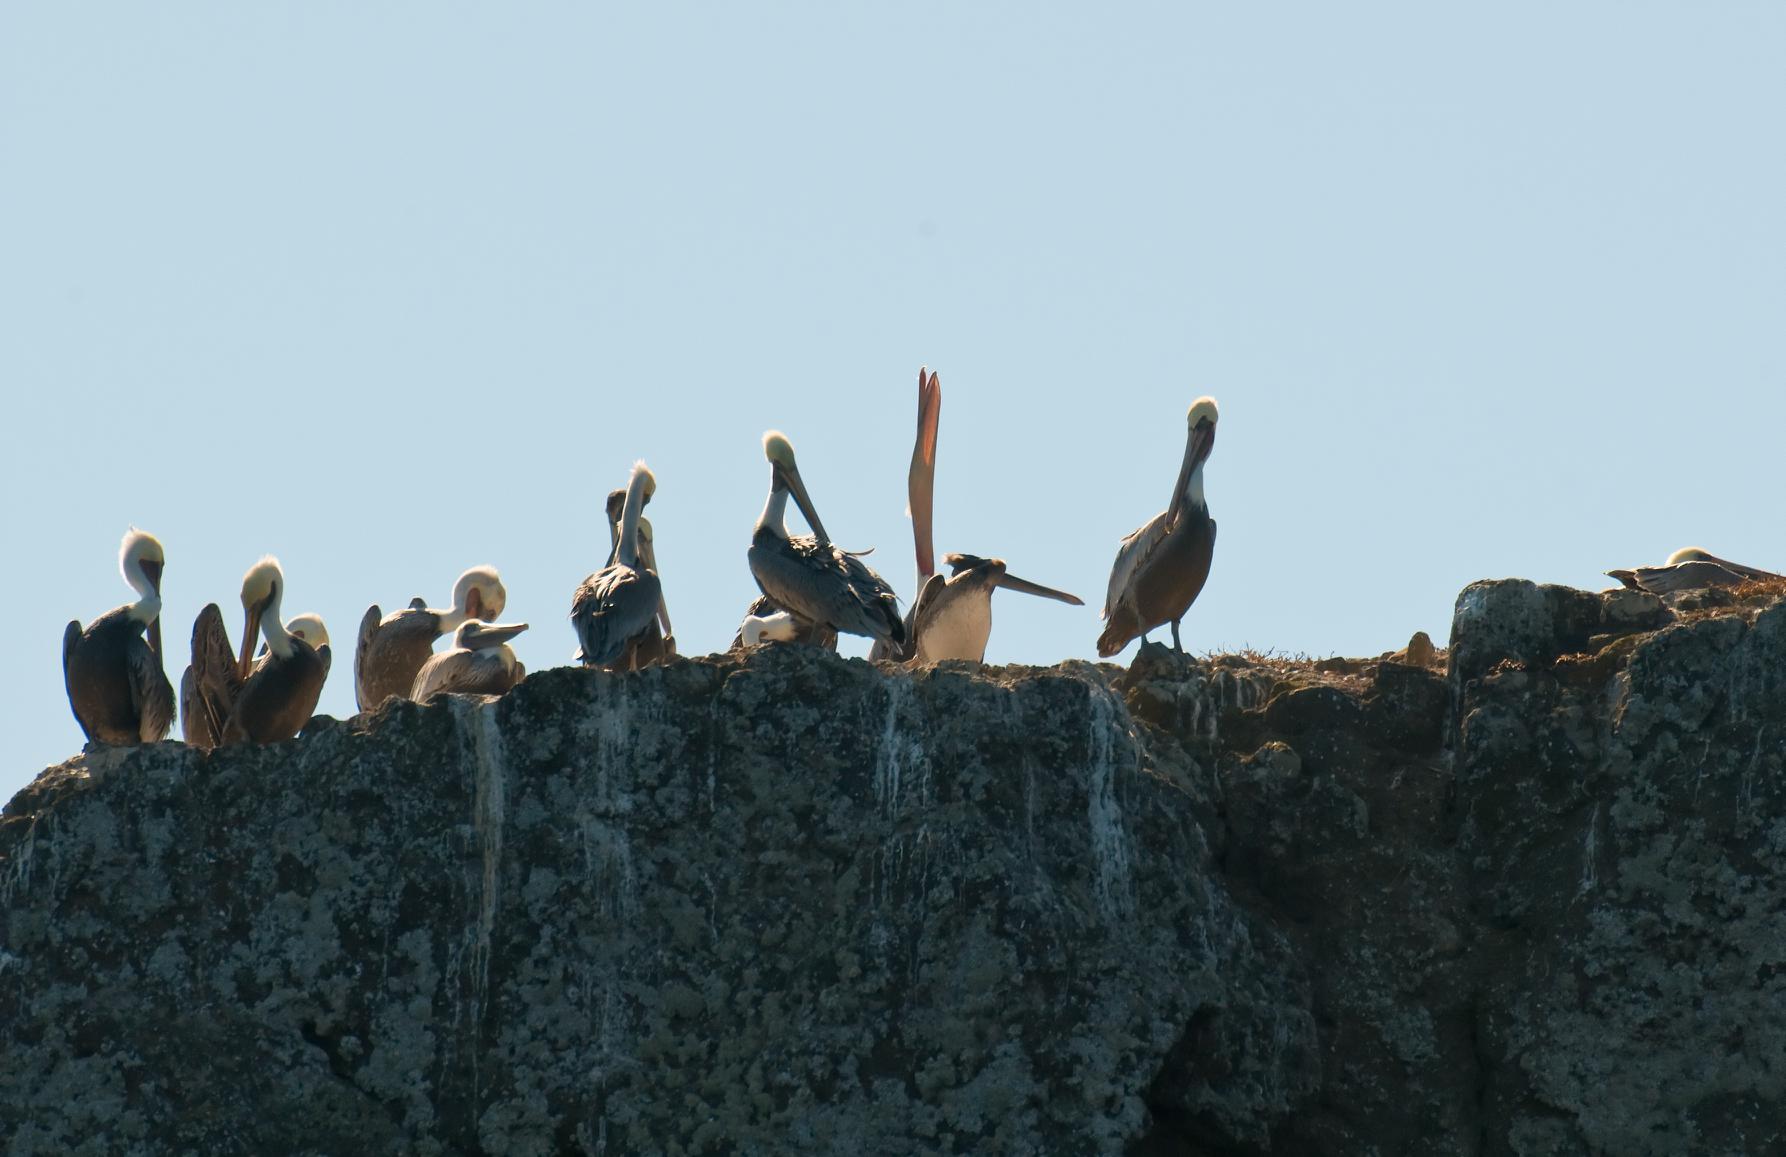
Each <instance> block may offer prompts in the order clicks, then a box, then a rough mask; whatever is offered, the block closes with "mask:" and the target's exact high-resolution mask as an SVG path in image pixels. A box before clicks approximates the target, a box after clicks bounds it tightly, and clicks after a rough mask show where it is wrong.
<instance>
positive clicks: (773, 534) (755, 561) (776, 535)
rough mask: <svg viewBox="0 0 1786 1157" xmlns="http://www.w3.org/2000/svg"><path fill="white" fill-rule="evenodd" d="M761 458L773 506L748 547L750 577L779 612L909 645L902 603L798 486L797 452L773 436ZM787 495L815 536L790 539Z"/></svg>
mask: <svg viewBox="0 0 1786 1157" xmlns="http://www.w3.org/2000/svg"><path fill="white" fill-rule="evenodd" d="M763 454H764V456H765V457H766V458H768V459H769V501H768V502H767V503H766V504H764V506H763V514H762V517H760V518H758V519H757V527H756V533H755V534H754V535H752V537H751V540H750V573H751V575H752V576H753V577H754V578H755V579H756V580H757V586H759V587H761V588H762V591H763V593H764V594H765V595H767V596H769V599H770V600H771V601H772V602H773V603H774V604H775V606H776V608H777V609H779V610H785V611H789V612H791V613H792V614H793V615H794V617H795V618H796V619H799V620H801V621H802V622H805V623H812V624H815V625H818V626H827V627H830V628H831V629H832V630H835V631H843V632H846V633H848V634H851V635H867V636H869V637H870V638H873V639H881V640H885V641H886V642H887V643H889V644H890V645H893V646H899V645H902V644H904V642H905V623H904V622H903V621H901V619H900V617H899V598H898V596H897V595H895V594H894V593H893V588H892V587H890V586H888V585H887V583H886V581H885V580H884V579H882V578H881V576H880V575H878V574H875V573H874V571H872V570H870V569H869V568H868V566H867V564H866V563H864V562H863V561H862V560H861V559H860V558H858V557H857V556H856V555H854V554H851V553H850V552H848V551H845V550H842V549H840V548H839V547H837V546H836V545H835V544H833V543H832V542H831V538H830V536H829V535H827V534H826V533H825V526H824V523H822V522H820V521H819V516H818V512H817V511H815V510H814V509H813V506H812V499H811V498H809V497H807V494H806V484H805V483H804V482H802V481H801V480H800V468H799V467H798V466H797V465H796V464H795V462H794V447H793V446H792V445H790V444H789V442H788V440H787V439H786V438H785V437H783V436H782V435H781V434H780V433H779V432H778V431H775V430H771V431H769V432H768V433H767V434H764V435H763ZM789 494H792V495H793V496H794V501H795V502H796V503H798V504H799V506H800V512H801V513H802V514H804V515H805V516H806V521H807V524H808V525H810V526H811V527H812V531H813V533H812V536H811V537H808V536H805V535H802V536H800V537H798V538H790V537H788V530H787V526H786V524H785V522H784V512H785V510H786V509H787V503H788V495H789Z"/></svg>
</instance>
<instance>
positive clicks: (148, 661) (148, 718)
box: [124, 636, 174, 743]
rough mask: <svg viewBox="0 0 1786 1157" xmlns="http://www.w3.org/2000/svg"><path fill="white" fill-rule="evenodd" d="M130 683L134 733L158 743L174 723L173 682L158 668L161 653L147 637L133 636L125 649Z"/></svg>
mask: <svg viewBox="0 0 1786 1157" xmlns="http://www.w3.org/2000/svg"><path fill="white" fill-rule="evenodd" d="M124 661H125V663H126V664H127V671H126V674H127V676H128V680H127V681H128V682H129V684H130V705H131V707H133V708H135V709H136V718H137V735H138V737H139V738H141V739H142V741H143V742H144V743H159V742H161V740H163V739H165V738H166V737H167V733H168V732H169V731H171V730H172V729H173V726H174V685H173V684H172V683H169V682H168V681H167V672H165V671H163V670H162V669H161V656H160V655H157V654H156V653H155V651H154V650H153V649H152V648H151V647H150V646H149V644H148V642H147V640H145V639H142V638H140V637H135V636H133V637H132V638H131V640H130V642H129V643H127V644H126V645H125V648H124Z"/></svg>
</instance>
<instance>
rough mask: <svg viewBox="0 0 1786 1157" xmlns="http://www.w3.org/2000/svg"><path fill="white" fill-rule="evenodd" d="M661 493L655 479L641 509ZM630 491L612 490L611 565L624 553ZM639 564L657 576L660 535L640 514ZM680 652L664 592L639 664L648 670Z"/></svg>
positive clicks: (644, 639)
mask: <svg viewBox="0 0 1786 1157" xmlns="http://www.w3.org/2000/svg"><path fill="white" fill-rule="evenodd" d="M655 493H657V482H656V480H655V479H653V481H652V482H651V483H650V484H648V485H647V486H646V487H645V497H644V498H643V499H642V500H641V502H640V506H641V509H642V508H643V507H645V506H649V505H651V496H652V495H653V494H655ZM625 507H626V491H625V490H610V491H609V492H608V565H609V566H612V565H614V562H615V561H616V559H617V558H618V556H619V553H620V519H621V516H622V515H623V514H624V512H625ZM639 562H640V564H641V565H643V566H644V568H645V569H646V570H648V571H650V572H651V573H652V574H657V573H658V572H657V543H656V534H655V533H654V532H653V531H652V529H651V520H650V519H649V518H646V517H645V516H644V515H643V514H641V515H639ZM675 653H676V636H675V635H674V634H672V633H671V632H670V608H669V607H668V606H667V605H665V603H664V596H663V592H662V590H661V589H660V590H659V591H658V596H657V618H656V619H655V620H654V621H653V622H652V624H651V625H650V626H649V627H647V628H646V629H645V637H644V638H643V639H641V640H640V641H639V651H638V663H639V666H641V667H648V666H650V665H651V664H653V663H661V662H663V661H664V660H665V659H668V658H669V657H670V656H672V655H674V654H675Z"/></svg>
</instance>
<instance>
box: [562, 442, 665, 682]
mask: <svg viewBox="0 0 1786 1157" xmlns="http://www.w3.org/2000/svg"><path fill="white" fill-rule="evenodd" d="M656 488H657V480H656V478H654V477H653V476H652V473H651V471H650V469H649V468H647V467H646V465H645V463H643V462H638V463H635V464H634V465H633V472H632V477H631V478H630V479H628V481H627V485H626V497H625V499H624V501H623V502H622V504H621V513H620V538H619V541H618V542H617V543H616V545H615V548H614V561H613V562H611V563H609V564H608V565H607V566H604V567H603V568H602V569H601V570H598V571H596V572H595V573H594V574H592V575H590V576H589V577H588V578H586V579H584V580H583V585H581V586H579V587H578V588H577V593H576V595H575V596H574V597H573V598H572V599H571V626H572V628H574V629H575V630H576V632H577V642H578V643H580V644H581V645H582V649H581V651H580V652H579V653H578V656H577V658H578V660H579V661H580V662H582V664H583V665H584V666H585V667H605V668H607V669H608V670H611V671H636V670H638V669H639V668H640V667H642V666H644V665H645V662H646V660H645V659H644V658H643V657H642V655H641V651H642V648H643V645H644V643H645V642H646V639H647V637H648V636H649V634H650V633H651V631H652V630H653V629H654V628H656V627H657V625H658V621H657V610H658V606H659V604H660V603H661V602H662V599H663V583H662V582H661V581H659V579H658V577H657V575H656V573H655V572H653V571H651V570H650V569H648V568H647V567H646V566H645V564H644V562H643V560H642V559H641V558H640V553H639V519H640V511H642V510H643V509H644V507H645V492H646V490H648V489H650V490H655V489H656Z"/></svg>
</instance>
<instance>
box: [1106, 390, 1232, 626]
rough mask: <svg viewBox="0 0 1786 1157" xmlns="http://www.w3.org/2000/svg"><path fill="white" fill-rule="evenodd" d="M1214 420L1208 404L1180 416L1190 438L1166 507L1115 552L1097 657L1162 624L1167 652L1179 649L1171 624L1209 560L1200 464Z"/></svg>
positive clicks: (1211, 550) (1210, 532) (1211, 537)
mask: <svg viewBox="0 0 1786 1157" xmlns="http://www.w3.org/2000/svg"><path fill="white" fill-rule="evenodd" d="M1217 416H1218V415H1217V413H1216V404H1215V399H1214V398H1198V399H1197V400H1196V401H1195V402H1194V403H1192V405H1191V408H1190V410H1189V411H1188V412H1187V413H1186V414H1185V422H1186V425H1187V426H1189V428H1190V433H1189V437H1188V439H1187V441H1186V443H1185V450H1184V462H1183V464H1182V465H1181V466H1179V468H1178V481H1177V482H1175V483H1174V484H1173V488H1172V500H1171V502H1170V503H1168V504H1167V506H1166V509H1165V511H1164V513H1161V514H1156V515H1154V516H1153V518H1151V519H1149V520H1148V522H1147V524H1146V525H1144V526H1142V527H1141V529H1139V530H1137V531H1135V532H1134V533H1133V534H1131V535H1129V536H1128V537H1127V538H1125V539H1123V540H1122V545H1121V546H1120V547H1118V548H1117V551H1116V562H1115V564H1114V565H1113V566H1111V568H1110V589H1109V592H1108V593H1107V594H1106V596H1105V598H1104V616H1103V617H1104V618H1105V620H1106V624H1105V627H1104V633H1103V634H1102V635H1100V636H1098V654H1099V655H1103V656H1106V657H1108V656H1110V655H1114V654H1116V653H1117V652H1118V651H1120V650H1122V649H1123V648H1124V647H1126V646H1128V644H1129V640H1130V639H1133V638H1135V637H1136V636H1137V635H1139V636H1140V637H1141V641H1142V642H1143V643H1145V642H1146V641H1147V632H1149V631H1151V630H1153V629H1154V628H1155V627H1157V626H1160V625H1161V624H1162V623H1171V624H1172V645H1173V647H1175V648H1177V649H1178V650H1179V651H1181V652H1182V651H1183V650H1184V644H1183V643H1181V642H1179V638H1178V621H1179V620H1180V619H1182V618H1184V613H1185V611H1187V610H1189V609H1190V606H1191V604H1192V603H1194V602H1196V601H1197V595H1198V594H1199V593H1201V592H1202V590H1203V583H1204V580H1206V579H1208V578H1209V560H1210V558H1211V557H1212V556H1213V555H1214V554H1215V519H1213V518H1211V517H1209V505H1208V504H1207V503H1206V502H1204V500H1203V463H1204V462H1205V461H1206V460H1207V459H1208V458H1209V452H1210V450H1212V449H1213V448H1214V447H1215V424H1216V418H1217Z"/></svg>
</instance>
